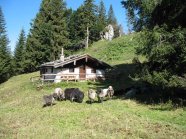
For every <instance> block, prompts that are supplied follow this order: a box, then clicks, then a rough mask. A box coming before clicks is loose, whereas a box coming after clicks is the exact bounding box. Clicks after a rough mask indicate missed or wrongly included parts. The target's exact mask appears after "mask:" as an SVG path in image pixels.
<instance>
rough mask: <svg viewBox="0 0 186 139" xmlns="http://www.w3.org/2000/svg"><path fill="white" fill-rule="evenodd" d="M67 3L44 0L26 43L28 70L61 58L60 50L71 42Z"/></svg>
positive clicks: (60, 0)
mask: <svg viewBox="0 0 186 139" xmlns="http://www.w3.org/2000/svg"><path fill="white" fill-rule="evenodd" d="M65 11H66V7H65V3H64V2H63V1H62V0H43V1H42V4H41V6H40V10H39V13H38V14H37V16H36V18H35V20H34V22H33V24H32V27H31V30H30V33H29V35H28V39H27V44H26V57H27V66H26V69H25V70H26V71H35V70H37V69H38V66H40V64H42V63H44V62H47V61H52V60H55V59H57V58H59V54H60V50H61V48H62V47H66V46H67V45H68V43H69V40H68V31H67V21H66V17H65Z"/></svg>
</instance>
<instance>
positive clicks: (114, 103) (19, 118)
mask: <svg viewBox="0 0 186 139" xmlns="http://www.w3.org/2000/svg"><path fill="white" fill-rule="evenodd" d="M127 37H128V36H126V37H123V38H119V39H117V40H114V41H113V42H104V41H103V42H98V43H95V44H94V45H93V46H92V47H91V48H90V50H91V51H90V50H86V51H88V52H89V54H91V55H93V56H95V57H97V58H103V60H105V61H106V62H109V63H110V64H112V65H117V64H120V65H121V64H122V62H123V61H124V62H126V63H128V62H129V63H130V62H131V59H132V58H133V56H134V53H133V52H134V48H133V47H132V46H135V45H132V42H131V43H129V41H130V38H127ZM114 42H115V43H114ZM116 43H118V44H122V43H124V44H127V43H129V44H130V45H131V46H126V47H125V48H127V49H123V50H122V51H118V47H117V45H116ZM122 46H123V44H122ZM99 47H101V48H99ZM107 47H116V48H117V50H116V51H117V53H119V55H120V56H119V58H116V57H115V58H113V59H110V58H111V57H110V55H109V56H107V55H106V56H105V57H102V55H104V54H108V50H107V49H106V48H107ZM101 49H102V50H101ZM112 49H113V48H112ZM92 50H94V52H92ZM113 53H114V52H112V54H113ZM112 57H113V55H112ZM121 67H123V66H121ZM121 69H122V68H121ZM123 70H125V72H126V74H125V75H127V73H128V72H129V71H130V70H131V69H127V70H126V69H123ZM38 74H39V73H32V74H24V75H19V76H16V77H13V78H11V79H10V80H9V81H7V82H6V83H4V84H1V85H0V98H1V99H0V138H3V139H4V138H24V139H25V138H44V139H47V138H83V139H86V138H96V139H97V138H103V139H104V138H116V139H120V138H158V139H159V138H186V133H185V132H186V111H185V110H184V108H179V109H176V110H172V111H167V110H163V109H161V105H153V106H152V105H143V104H139V103H137V102H135V101H132V100H121V99H113V100H109V101H105V102H104V103H103V104H99V103H94V104H93V105H90V104H87V103H86V101H87V96H85V99H84V102H83V103H82V104H77V103H70V102H69V101H63V102H56V103H57V104H56V105H54V106H53V107H47V108H42V96H43V95H44V94H50V93H51V92H52V91H53V90H54V88H55V87H62V88H66V87H79V88H80V89H82V90H83V91H84V92H85V95H86V91H87V90H88V88H89V87H95V88H96V87H97V86H101V85H102V84H101V83H94V82H78V83H73V82H70V83H68V84H67V83H60V84H55V85H51V86H46V87H44V89H42V90H40V91H37V90H36V87H35V85H33V84H32V83H30V81H29V78H30V77H32V76H36V75H38Z"/></svg>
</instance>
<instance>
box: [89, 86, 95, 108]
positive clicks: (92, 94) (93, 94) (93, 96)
mask: <svg viewBox="0 0 186 139" xmlns="http://www.w3.org/2000/svg"><path fill="white" fill-rule="evenodd" d="M96 96H97V93H96V91H95V90H93V89H89V90H88V98H89V100H90V104H92V102H94V100H95V98H96Z"/></svg>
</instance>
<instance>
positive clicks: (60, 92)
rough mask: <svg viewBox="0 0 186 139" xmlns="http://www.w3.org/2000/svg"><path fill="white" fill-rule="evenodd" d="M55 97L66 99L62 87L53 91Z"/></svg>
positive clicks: (56, 98)
mask: <svg viewBox="0 0 186 139" xmlns="http://www.w3.org/2000/svg"><path fill="white" fill-rule="evenodd" d="M53 97H54V99H55V100H64V99H65V95H64V92H63V90H62V89H61V88H55V90H54V93H53Z"/></svg>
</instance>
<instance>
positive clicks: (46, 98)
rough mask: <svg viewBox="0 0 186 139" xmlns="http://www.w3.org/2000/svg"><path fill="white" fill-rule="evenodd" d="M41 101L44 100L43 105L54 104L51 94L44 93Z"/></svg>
mask: <svg viewBox="0 0 186 139" xmlns="http://www.w3.org/2000/svg"><path fill="white" fill-rule="evenodd" d="M43 101H44V104H43V107H46V106H52V105H53V104H54V97H53V95H44V96H43Z"/></svg>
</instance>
